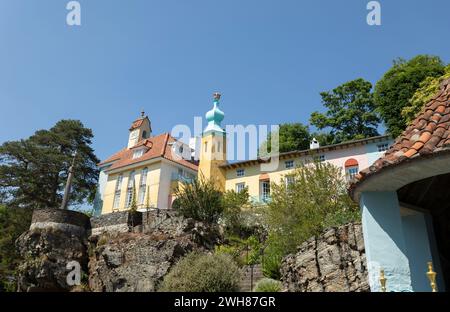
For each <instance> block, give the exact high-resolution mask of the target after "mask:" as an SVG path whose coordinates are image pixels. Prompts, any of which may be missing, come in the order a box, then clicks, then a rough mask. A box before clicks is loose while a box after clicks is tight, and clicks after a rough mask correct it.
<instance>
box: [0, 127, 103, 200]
mask: <svg viewBox="0 0 450 312" xmlns="http://www.w3.org/2000/svg"><path fill="white" fill-rule="evenodd" d="M92 138H93V134H92V131H91V129H88V128H85V127H84V126H83V124H82V123H81V122H80V121H78V120H61V121H59V122H58V123H56V125H55V126H54V127H52V128H51V129H50V130H39V131H36V132H35V134H34V135H32V136H31V137H29V138H27V139H22V140H20V141H12V142H6V143H4V144H3V145H1V146H0V193H4V194H5V195H6V200H7V203H8V205H12V206H14V207H29V208H45V207H50V208H57V207H59V206H60V204H61V201H62V195H63V194H62V193H63V190H64V186H65V183H66V180H67V175H68V170H69V167H70V164H71V161H72V158H73V154H74V153H75V151H76V152H77V158H76V162H75V168H74V179H73V183H72V189H71V196H70V204H73V205H76V204H81V203H83V202H85V201H86V199H87V200H88V201H89V202H92V200H93V198H94V196H95V188H96V185H97V179H98V170H97V168H96V164H97V163H98V162H99V160H98V159H97V157H96V156H95V155H94V151H93V149H92V148H91V146H90V145H91V143H92V142H91V140H92Z"/></svg>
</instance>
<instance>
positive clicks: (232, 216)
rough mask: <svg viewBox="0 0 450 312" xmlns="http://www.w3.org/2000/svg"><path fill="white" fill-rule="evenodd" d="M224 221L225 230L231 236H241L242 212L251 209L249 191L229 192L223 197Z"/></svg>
mask: <svg viewBox="0 0 450 312" xmlns="http://www.w3.org/2000/svg"><path fill="white" fill-rule="evenodd" d="M221 198H222V207H223V209H224V210H223V220H224V223H225V230H226V232H227V233H228V234H231V235H240V234H241V232H242V228H243V220H242V219H243V218H242V210H243V209H245V208H247V207H249V205H250V202H249V195H248V189H247V188H245V189H244V190H242V191H240V192H239V193H238V192H235V191H234V190H231V191H230V190H229V191H226V192H225V193H223V195H222V197H221Z"/></svg>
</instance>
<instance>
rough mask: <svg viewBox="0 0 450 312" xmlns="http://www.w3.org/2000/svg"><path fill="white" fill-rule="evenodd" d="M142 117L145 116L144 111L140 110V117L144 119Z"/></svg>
mask: <svg viewBox="0 0 450 312" xmlns="http://www.w3.org/2000/svg"><path fill="white" fill-rule="evenodd" d="M144 116H145V111H144V109H142V110H141V117H142V118H144Z"/></svg>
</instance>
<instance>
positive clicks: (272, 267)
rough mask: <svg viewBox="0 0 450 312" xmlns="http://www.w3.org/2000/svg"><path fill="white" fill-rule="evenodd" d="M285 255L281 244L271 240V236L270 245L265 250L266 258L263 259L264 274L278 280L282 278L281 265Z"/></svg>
mask: <svg viewBox="0 0 450 312" xmlns="http://www.w3.org/2000/svg"><path fill="white" fill-rule="evenodd" d="M283 255H284V252H283V249H282V248H281V247H280V246H277V242H275V241H271V239H270V238H269V240H268V246H267V248H266V250H265V251H264V258H263V261H262V271H263V274H264V276H266V277H270V278H272V279H276V280H278V279H280V278H281V273H280V267H281V260H282V259H283Z"/></svg>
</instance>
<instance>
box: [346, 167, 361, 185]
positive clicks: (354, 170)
mask: <svg viewBox="0 0 450 312" xmlns="http://www.w3.org/2000/svg"><path fill="white" fill-rule="evenodd" d="M358 172H359V167H358V166H352V167H347V168H345V176H346V178H347V181H351V180H352V179H353V178H354V177H355V176H356V175H357V174H358Z"/></svg>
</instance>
